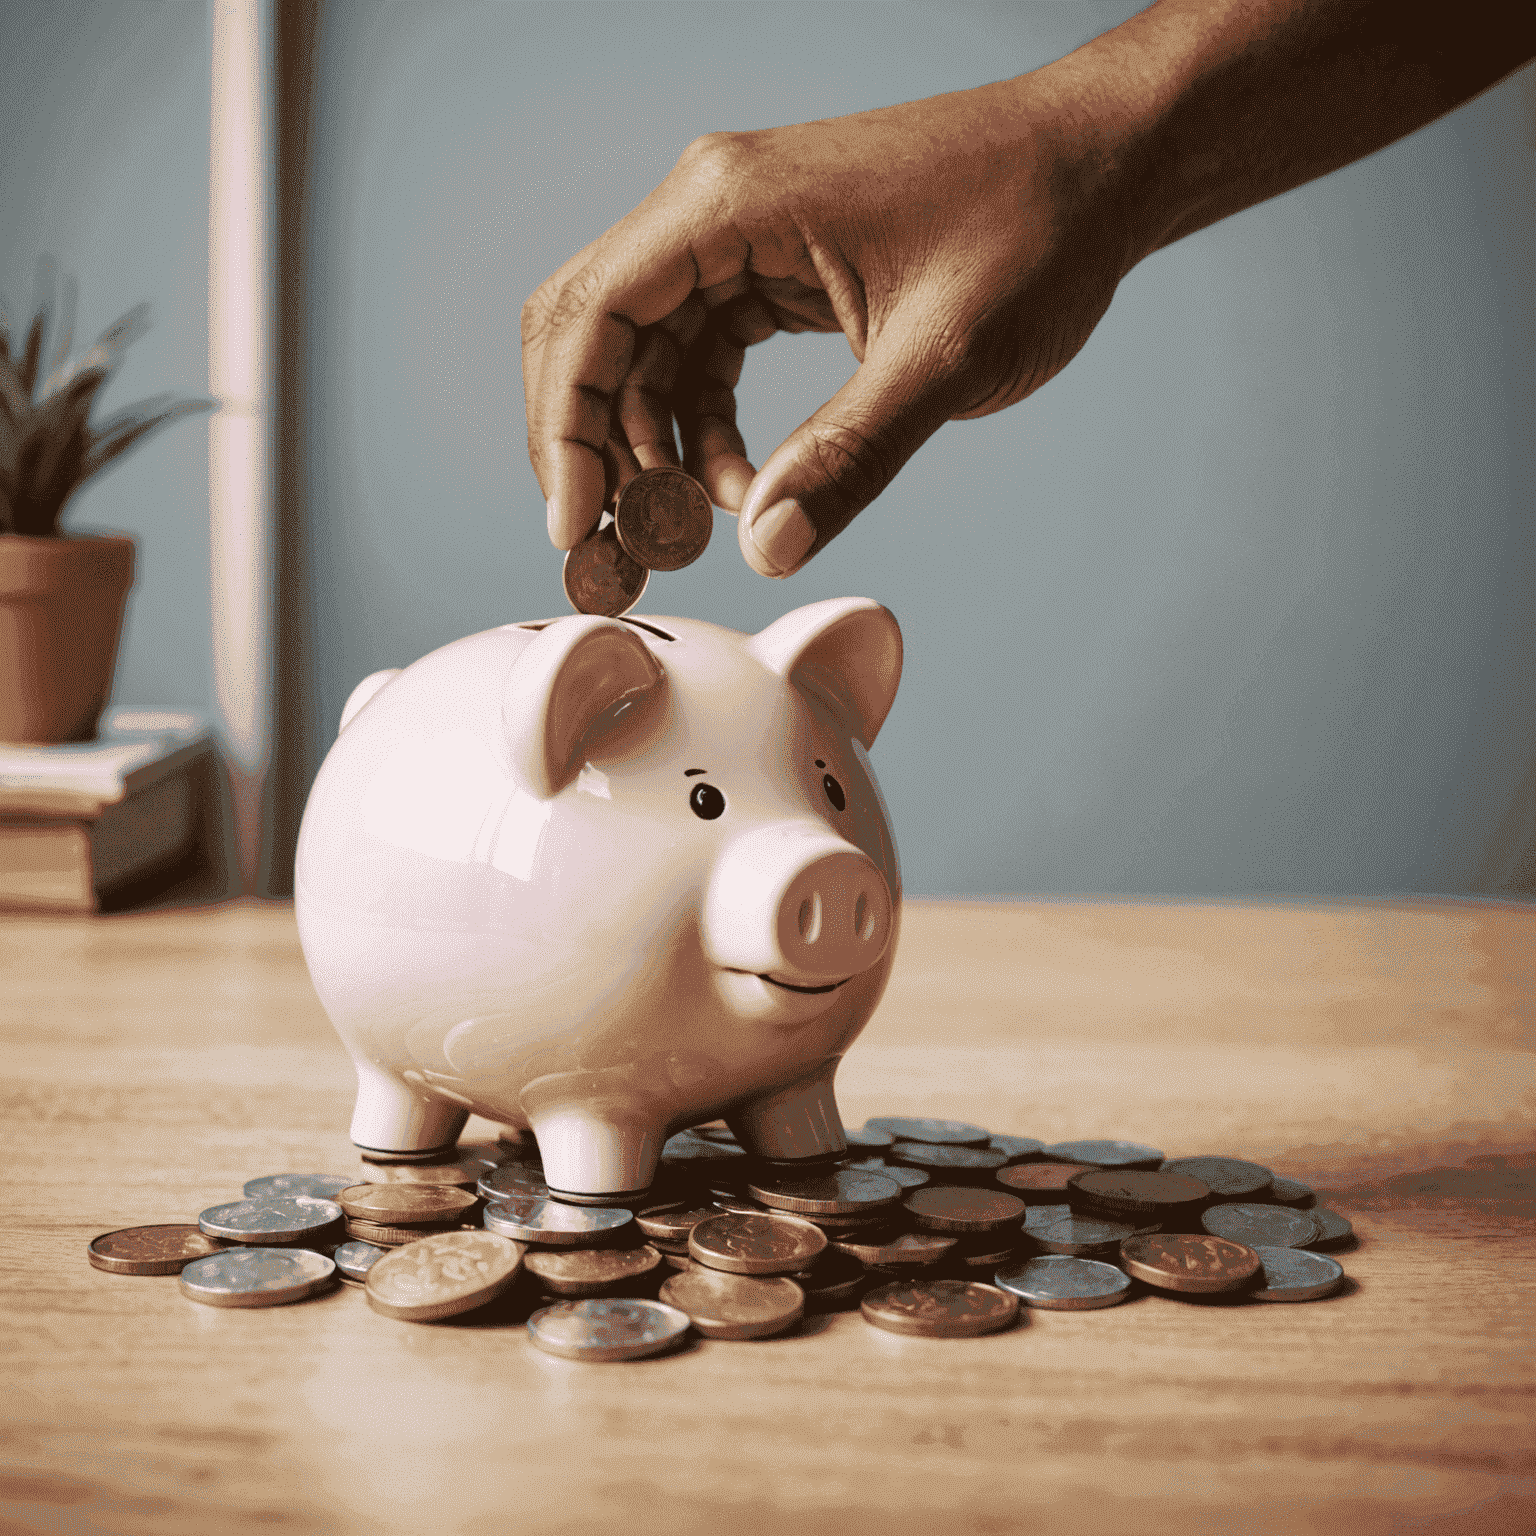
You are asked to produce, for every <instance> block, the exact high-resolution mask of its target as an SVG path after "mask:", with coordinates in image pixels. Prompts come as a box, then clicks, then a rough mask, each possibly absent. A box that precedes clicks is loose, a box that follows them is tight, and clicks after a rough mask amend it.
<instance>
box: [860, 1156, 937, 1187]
mask: <svg viewBox="0 0 1536 1536" xmlns="http://www.w3.org/2000/svg"><path fill="white" fill-rule="evenodd" d="M843 1167H845V1168H858V1169H861V1170H862V1171H863V1172H865V1173H878V1174H882V1175H884V1177H886V1178H888V1179H895V1180H896V1182H897V1183H898V1184H900V1185H901V1187H902V1188H903V1189H921V1188H922V1187H923V1185H924V1184H930V1183H932V1182H933V1181H932V1180H931V1179H930V1178H929V1177H928V1175H927V1174H926V1173H924V1172H923V1170H922V1169H921V1168H902V1167H899V1166H898V1165H897V1164H895V1163H887V1162H886V1161H885V1159H884V1158H880V1157H859V1158H855V1159H854V1160H853V1161H852V1162H848V1163H844V1164H843Z"/></svg>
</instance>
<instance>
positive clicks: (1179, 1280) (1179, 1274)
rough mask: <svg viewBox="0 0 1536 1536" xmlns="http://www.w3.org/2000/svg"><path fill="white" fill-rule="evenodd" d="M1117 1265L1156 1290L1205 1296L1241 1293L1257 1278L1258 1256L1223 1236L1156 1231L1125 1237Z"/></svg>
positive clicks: (1250, 1249) (1251, 1250) (1249, 1249)
mask: <svg viewBox="0 0 1536 1536" xmlns="http://www.w3.org/2000/svg"><path fill="white" fill-rule="evenodd" d="M1120 1266H1121V1268H1122V1269H1124V1270H1125V1272H1126V1273H1127V1274H1128V1275H1133V1276H1135V1278H1136V1279H1138V1280H1145V1281H1146V1282H1147V1284H1148V1285H1155V1286H1157V1287H1158V1289H1160V1290H1164V1291H1189V1292H1192V1293H1196V1294H1207V1293H1213V1292H1217V1291H1236V1290H1241V1289H1242V1288H1243V1286H1245V1285H1247V1284H1248V1283H1249V1282H1250V1281H1251V1280H1252V1279H1253V1278H1254V1277H1255V1276H1256V1275H1258V1273H1259V1256H1258V1255H1257V1254H1256V1253H1255V1252H1254V1251H1253V1249H1252V1248H1247V1247H1245V1246H1244V1245H1243V1244H1242V1243H1231V1242H1228V1241H1227V1239H1226V1238H1224V1237H1210V1236H1194V1235H1170V1234H1168V1233H1166V1232H1159V1233H1156V1234H1153V1235H1150V1236H1146V1237H1128V1238H1126V1239H1125V1241H1124V1242H1123V1243H1121V1245H1120Z"/></svg>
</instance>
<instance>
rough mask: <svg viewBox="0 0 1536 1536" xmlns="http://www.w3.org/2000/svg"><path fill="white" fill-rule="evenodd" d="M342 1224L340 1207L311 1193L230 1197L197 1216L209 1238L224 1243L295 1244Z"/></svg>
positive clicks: (199, 1223) (200, 1225) (198, 1223)
mask: <svg viewBox="0 0 1536 1536" xmlns="http://www.w3.org/2000/svg"><path fill="white" fill-rule="evenodd" d="M340 1223H341V1207H340V1206H339V1205H337V1204H336V1202H335V1201H334V1200H317V1199H316V1198H315V1197H314V1196H313V1195H264V1196H262V1197H261V1198H260V1199H258V1200H232V1201H230V1202H228V1203H227V1204H225V1205H210V1206H209V1207H208V1209H207V1210H206V1211H204V1212H203V1213H202V1214H201V1215H200V1216H199V1217H198V1218H197V1225H198V1227H199V1228H200V1229H201V1230H202V1231H204V1232H206V1233H207V1234H208V1236H209V1237H222V1238H223V1239H224V1241H225V1242H227V1243H260V1244H262V1245H264V1246H271V1245H273V1244H277V1243H297V1242H304V1241H309V1240H314V1239H318V1238H320V1237H321V1236H322V1235H323V1234H324V1233H325V1231H326V1229H327V1228H328V1227H333V1226H339V1225H340Z"/></svg>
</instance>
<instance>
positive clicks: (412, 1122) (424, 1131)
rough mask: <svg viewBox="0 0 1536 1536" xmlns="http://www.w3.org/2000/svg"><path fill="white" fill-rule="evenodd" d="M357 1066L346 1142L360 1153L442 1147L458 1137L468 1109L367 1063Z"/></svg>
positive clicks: (357, 1064) (433, 1150) (450, 1146)
mask: <svg viewBox="0 0 1536 1536" xmlns="http://www.w3.org/2000/svg"><path fill="white" fill-rule="evenodd" d="M356 1066H357V1108H356V1109H354V1110H353V1111H352V1140H353V1141H354V1142H355V1143H356V1144H357V1145H358V1146H359V1147H361V1148H362V1150H363V1151H365V1152H397V1153H410V1152H416V1153H422V1154H426V1153H429V1152H439V1151H447V1150H448V1149H450V1148H452V1146H453V1145H454V1143H455V1142H457V1141H458V1139H459V1132H460V1131H461V1130H463V1129H464V1122H465V1121H466V1120H467V1119H469V1111H468V1110H465V1109H460V1108H459V1107H458V1106H457V1105H456V1104H446V1103H444V1102H443V1100H441V1099H434V1098H430V1097H428V1096H427V1095H426V1094H424V1093H419V1092H417V1091H416V1090H415V1089H413V1088H412V1087H411V1086H410V1085H409V1084H408V1083H404V1082H402V1081H401V1080H400V1079H399V1078H398V1077H394V1076H392V1075H391V1074H390V1073H388V1072H383V1071H380V1069H379V1068H378V1067H376V1066H374V1065H373V1063H372V1062H368V1061H359V1062H357V1063H356Z"/></svg>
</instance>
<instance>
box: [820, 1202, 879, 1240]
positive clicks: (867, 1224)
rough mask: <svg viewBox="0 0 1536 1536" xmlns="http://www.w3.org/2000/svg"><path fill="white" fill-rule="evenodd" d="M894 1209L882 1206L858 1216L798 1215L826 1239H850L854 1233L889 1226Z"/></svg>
mask: <svg viewBox="0 0 1536 1536" xmlns="http://www.w3.org/2000/svg"><path fill="white" fill-rule="evenodd" d="M896 1209H897V1207H895V1206H889V1205H882V1206H880V1207H878V1208H877V1209H875V1210H873V1211H866V1212H864V1213H863V1214H862V1215H859V1216H824V1215H822V1214H821V1213H820V1212H819V1211H801V1212H799V1215H800V1217H801V1219H802V1220H803V1221H809V1222H812V1223H814V1224H815V1225H816V1226H818V1227H820V1228H821V1230H822V1231H823V1232H825V1233H826V1234H827V1236H828V1237H851V1236H852V1235H853V1234H854V1233H855V1232H873V1231H874V1230H875V1229H876V1228H877V1227H886V1226H889V1225H890V1224H891V1220H892V1218H893V1215H894V1213H895V1211H896Z"/></svg>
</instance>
